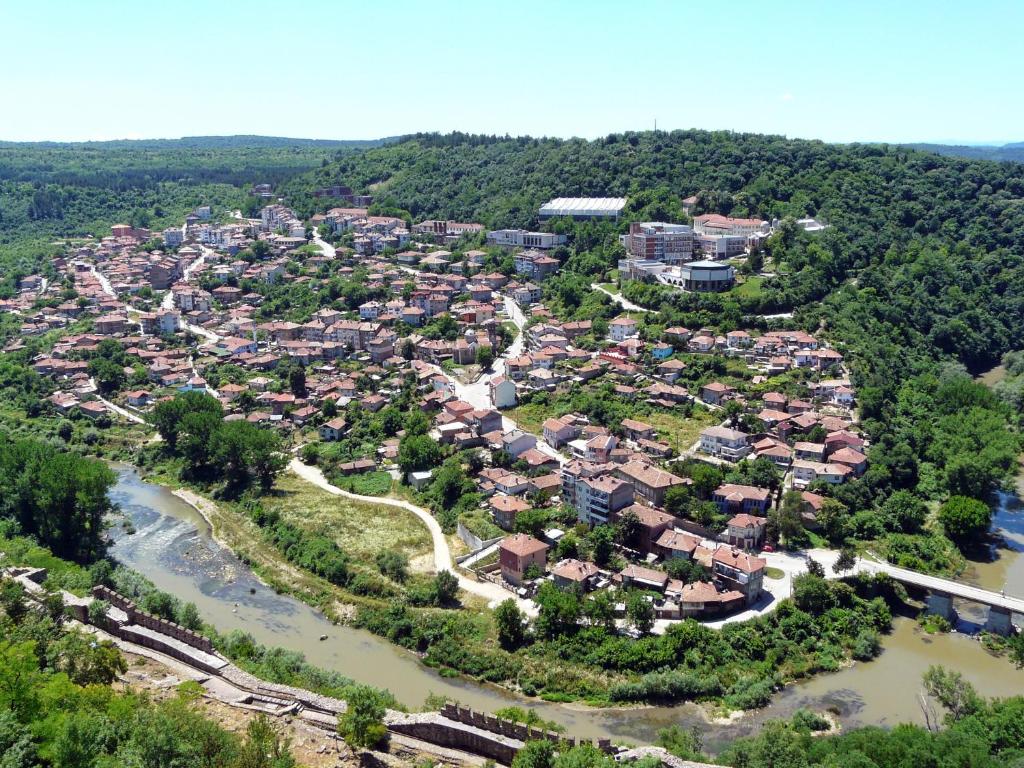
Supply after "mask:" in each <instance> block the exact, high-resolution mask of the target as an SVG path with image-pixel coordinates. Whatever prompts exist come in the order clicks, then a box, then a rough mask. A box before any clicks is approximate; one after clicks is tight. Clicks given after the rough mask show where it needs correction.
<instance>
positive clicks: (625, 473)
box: [615, 461, 683, 507]
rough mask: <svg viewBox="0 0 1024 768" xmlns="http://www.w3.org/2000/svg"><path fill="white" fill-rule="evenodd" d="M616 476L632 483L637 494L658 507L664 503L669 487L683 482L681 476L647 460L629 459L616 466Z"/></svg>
mask: <svg viewBox="0 0 1024 768" xmlns="http://www.w3.org/2000/svg"><path fill="white" fill-rule="evenodd" d="M615 476H616V477H618V478H619V479H621V480H623V481H625V482H626V483H628V484H629V485H631V486H632V489H633V493H634V494H635V495H636V496H639V497H641V498H644V499H646V500H647V501H648V502H650V503H651V504H653V505H654V506H656V507H660V506H663V505H664V503H665V493H666V492H667V491H668V489H669V488H671V487H672V486H674V485H681V484H682V483H683V479H682V478H681V477H678V476H676V475H673V474H672V473H671V472H666V471H665V470H663V469H659V468H658V467H655V466H652V465H651V464H648V463H647V462H645V461H627V462H626V463H625V464H622V465H620V466H617V467H616V468H615Z"/></svg>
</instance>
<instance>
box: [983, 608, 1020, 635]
mask: <svg viewBox="0 0 1024 768" xmlns="http://www.w3.org/2000/svg"><path fill="white" fill-rule="evenodd" d="M1010 618H1011V613H1010V611H1008V610H1007V609H1006V608H997V607H996V606H994V605H993V606H990V607H989V609H988V621H986V622H985V631H986V632H993V633H995V634H997V635H1008V634H1010V633H1011V632H1012V631H1013V623H1012V622H1011V621H1010Z"/></svg>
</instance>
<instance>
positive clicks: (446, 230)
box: [412, 219, 484, 243]
mask: <svg viewBox="0 0 1024 768" xmlns="http://www.w3.org/2000/svg"><path fill="white" fill-rule="evenodd" d="M483 229H484V225H483V224H475V223H472V222H461V221H444V220H437V219H428V220H427V221H421V222H420V223H419V224H413V225H412V233H413V234H414V235H419V236H420V237H422V238H425V239H428V240H431V241H433V242H441V243H447V242H452V241H455V240H458V239H459V238H460V237H462V236H463V235H470V234H476V233H477V232H483Z"/></svg>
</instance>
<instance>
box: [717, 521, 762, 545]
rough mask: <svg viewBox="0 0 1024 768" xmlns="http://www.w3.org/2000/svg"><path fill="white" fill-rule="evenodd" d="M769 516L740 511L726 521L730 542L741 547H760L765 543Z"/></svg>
mask: <svg viewBox="0 0 1024 768" xmlns="http://www.w3.org/2000/svg"><path fill="white" fill-rule="evenodd" d="M767 523H768V518H765V517H760V516H758V515H748V514H746V513H740V514H738V515H735V516H733V517H732V518H731V519H730V520H729V522H728V523H726V533H727V535H728V537H729V539H728V540H729V544H730V545H731V546H733V547H739V548H740V549H759V548H760V547H761V544H763V543H764V532H765V525H767Z"/></svg>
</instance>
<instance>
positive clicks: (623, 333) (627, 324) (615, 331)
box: [608, 316, 639, 341]
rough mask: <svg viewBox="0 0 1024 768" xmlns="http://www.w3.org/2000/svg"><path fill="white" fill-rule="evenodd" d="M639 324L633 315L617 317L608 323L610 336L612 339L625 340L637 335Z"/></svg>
mask: <svg viewBox="0 0 1024 768" xmlns="http://www.w3.org/2000/svg"><path fill="white" fill-rule="evenodd" d="M638 328H639V326H638V324H637V322H636V320H634V319H633V318H632V317H626V316H622V317H617V318H615V319H614V320H612V321H611V322H610V323H608V337H609V338H610V339H611V340H612V341H625V340H626V339H628V338H631V337H633V336H636V335H637V330H638Z"/></svg>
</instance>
